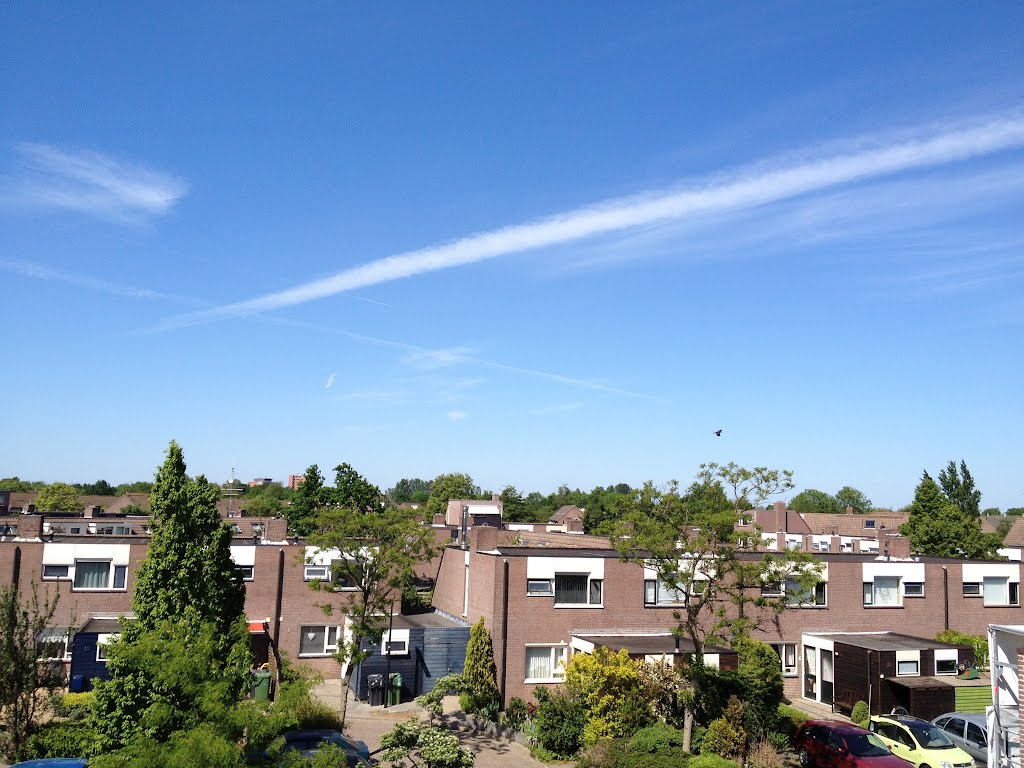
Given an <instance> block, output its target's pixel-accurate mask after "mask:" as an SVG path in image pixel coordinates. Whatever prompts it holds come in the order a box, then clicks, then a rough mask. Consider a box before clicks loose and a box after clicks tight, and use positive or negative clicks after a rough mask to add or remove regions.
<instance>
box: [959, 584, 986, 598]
mask: <svg viewBox="0 0 1024 768" xmlns="http://www.w3.org/2000/svg"><path fill="white" fill-rule="evenodd" d="M963 594H964V597H981V596H982V592H981V582H980V581H965V582H964V586H963Z"/></svg>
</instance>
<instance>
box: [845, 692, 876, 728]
mask: <svg viewBox="0 0 1024 768" xmlns="http://www.w3.org/2000/svg"><path fill="white" fill-rule="evenodd" d="M869 717H871V713H870V712H869V711H868V703H867V702H866V701H864V700H863V699H861V700H860V701H858V702H857V703H856V704H854V705H853V711H852V712H850V719H851V720H853V722H855V723H856V724H857V725H859V726H861V727H862V728H866V727H867V723H868V718H869Z"/></svg>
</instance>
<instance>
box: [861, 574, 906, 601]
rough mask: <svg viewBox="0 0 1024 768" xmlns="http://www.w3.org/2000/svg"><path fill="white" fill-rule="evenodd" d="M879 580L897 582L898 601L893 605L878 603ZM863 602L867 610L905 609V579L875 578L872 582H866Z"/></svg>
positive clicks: (893, 577)
mask: <svg viewBox="0 0 1024 768" xmlns="http://www.w3.org/2000/svg"><path fill="white" fill-rule="evenodd" d="M879 579H889V580H891V579H895V580H896V600H897V602H895V603H893V604H891V605H879V604H878V603H877V602H876V596H875V589H876V587H875V584H876V583H877V582H878V580H879ZM869 592H870V594H869ZM863 601H864V607H865V608H902V607H903V577H902V576H875V577H874V578H873V579H872V580H871V581H865V582H864V587H863Z"/></svg>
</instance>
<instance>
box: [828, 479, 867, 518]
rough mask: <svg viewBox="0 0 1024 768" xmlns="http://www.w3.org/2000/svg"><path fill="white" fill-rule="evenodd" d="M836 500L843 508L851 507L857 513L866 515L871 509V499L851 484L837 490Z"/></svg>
mask: <svg viewBox="0 0 1024 768" xmlns="http://www.w3.org/2000/svg"><path fill="white" fill-rule="evenodd" d="M836 501H837V502H839V506H840V507H841V508H842V509H846V508H847V507H851V508H852V509H853V513H854V514H855V515H866V514H867V513H868V512H870V511H871V499H869V498H868V497H867V496H865V495H864V494H863V493H861V492H860V491H858V490H857V489H856V488H851V487H850V486H849V485H844V486H843V487H842V488H840V489H839V490H838V491H836Z"/></svg>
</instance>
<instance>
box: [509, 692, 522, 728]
mask: <svg viewBox="0 0 1024 768" xmlns="http://www.w3.org/2000/svg"><path fill="white" fill-rule="evenodd" d="M525 722H526V702H525V701H523V700H522V699H520V698H519V697H518V696H513V697H512V698H511V699H510V700H509V702H508V705H507V706H506V707H505V724H506V725H508V726H509V727H510V728H515V729H516V730H517V731H521V730H523V723H525Z"/></svg>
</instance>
